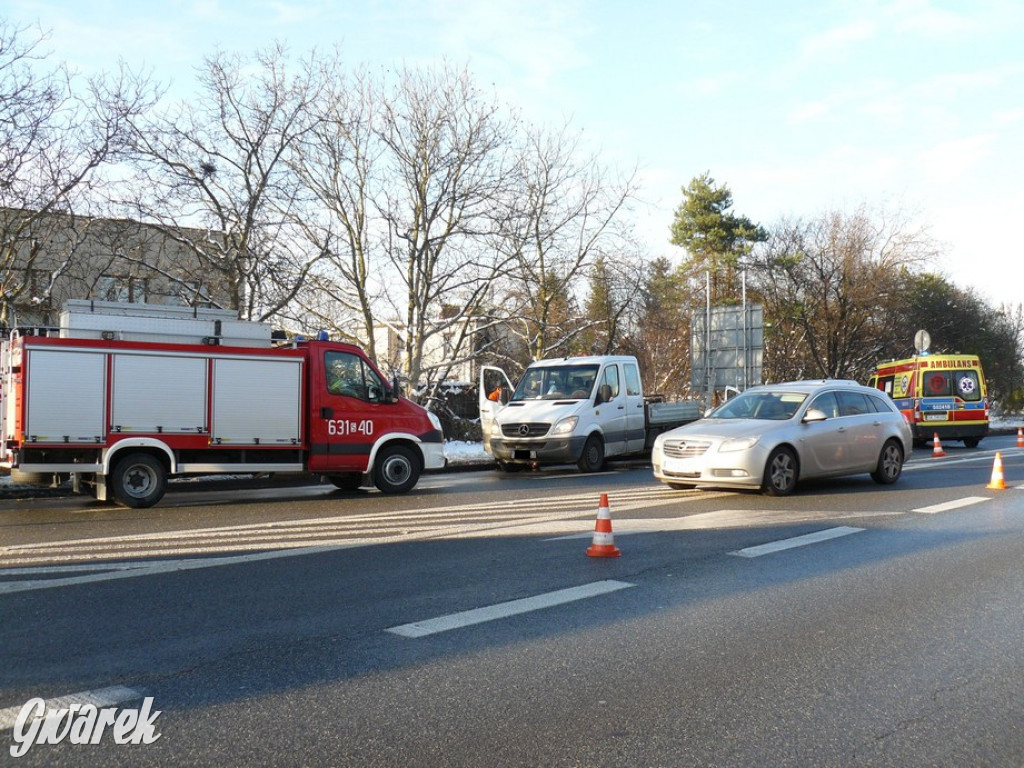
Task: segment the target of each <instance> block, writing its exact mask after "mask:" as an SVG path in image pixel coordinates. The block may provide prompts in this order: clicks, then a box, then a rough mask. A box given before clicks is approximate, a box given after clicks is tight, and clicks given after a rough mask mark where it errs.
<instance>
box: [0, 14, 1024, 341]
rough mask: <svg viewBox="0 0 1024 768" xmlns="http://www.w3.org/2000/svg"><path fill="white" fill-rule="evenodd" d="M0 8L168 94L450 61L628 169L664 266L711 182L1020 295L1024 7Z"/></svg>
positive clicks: (759, 205) (74, 56) (745, 204)
mask: <svg viewBox="0 0 1024 768" xmlns="http://www.w3.org/2000/svg"><path fill="white" fill-rule="evenodd" d="M0 14H3V15H5V16H6V17H7V18H8V19H10V20H12V21H14V22H16V23H18V24H38V25H40V26H42V27H43V28H44V29H46V30H49V31H50V32H51V33H52V34H51V38H50V41H49V47H50V49H51V50H52V51H53V54H54V56H55V57H56V58H58V59H61V60H66V61H68V62H69V63H71V64H72V65H73V66H75V67H76V68H78V69H79V70H81V71H83V72H91V71H94V70H96V69H112V68H113V67H114V66H116V62H117V59H118V57H120V58H122V59H124V61H125V62H126V63H128V64H129V65H130V66H132V67H133V68H136V69H138V68H143V67H145V68H148V69H150V70H152V73H153V75H154V76H155V77H156V78H158V79H160V80H163V81H173V83H174V88H175V93H187V92H188V91H189V90H190V89H191V88H192V84H193V82H194V77H193V74H194V67H195V66H197V65H198V64H200V62H201V60H202V57H203V56H204V55H207V54H210V53H212V52H213V51H214V49H215V48H217V47H219V48H220V49H222V50H227V51H239V52H242V53H251V52H253V51H254V50H256V49H258V48H262V47H265V46H267V45H269V44H271V43H272V42H274V41H282V42H284V43H285V44H286V45H287V46H288V47H289V49H290V50H291V51H292V52H293V53H296V54H301V53H304V52H306V51H308V50H309V49H311V48H313V47H316V48H320V49H327V48H330V47H333V46H334V45H336V44H337V45H340V46H341V50H342V53H343V56H344V58H345V60H346V61H348V62H349V63H350V64H351V65H352V66H353V67H354V66H356V65H357V64H363V63H369V64H373V65H377V64H385V65H386V64H388V63H391V62H405V63H408V64H419V63H429V62H434V61H438V60H440V59H441V58H442V57H444V58H447V59H448V60H449V61H450V62H453V63H456V64H459V65H462V64H465V65H466V66H468V68H469V70H470V72H471V73H472V74H473V77H474V79H475V81H476V82H477V84H478V85H480V86H484V87H490V86H493V87H494V88H495V89H496V90H497V91H498V93H499V94H500V96H501V97H502V98H504V99H506V100H507V101H508V102H510V103H511V104H513V105H515V106H517V107H519V108H520V109H521V110H522V111H523V113H524V114H525V115H526V116H527V117H529V118H530V119H532V120H536V121H541V122H547V121H550V122H552V123H559V122H561V121H562V120H564V119H566V118H568V119H571V121H572V124H573V125H574V126H575V127H576V128H578V129H582V130H583V131H584V132H585V135H586V137H587V138H588V140H589V141H590V142H591V143H592V146H593V148H595V149H599V150H600V151H601V153H602V157H603V159H604V160H605V161H606V162H607V163H609V164H614V165H617V166H619V167H622V168H632V167H634V166H636V167H638V169H639V173H640V179H641V182H642V190H641V192H642V194H643V197H644V200H645V201H646V203H647V205H646V206H645V207H644V208H643V209H642V210H641V212H639V213H638V220H637V221H638V227H639V229H640V231H641V232H642V234H643V235H644V236H645V239H646V240H647V241H648V242H649V243H650V248H651V251H652V253H653V254H655V255H662V254H664V255H670V256H671V255H673V253H676V254H677V253H678V250H677V249H675V248H674V247H673V246H671V245H669V244H668V242H667V238H668V228H669V226H670V223H671V218H672V212H673V210H674V209H675V207H676V206H677V205H678V204H679V202H680V200H681V192H680V189H681V188H682V187H683V186H685V185H686V184H688V183H689V181H690V180H691V179H692V178H693V177H695V176H697V175H699V174H701V173H704V172H705V171H709V172H710V173H711V175H712V176H713V177H714V178H715V180H716V181H718V182H719V183H724V184H727V185H728V186H729V188H730V190H731V191H732V193H733V198H734V203H735V205H734V211H735V212H736V213H739V214H742V215H746V216H749V217H750V218H752V219H753V220H755V221H757V222H759V223H761V224H763V225H765V226H768V227H770V226H771V224H772V223H773V222H775V221H777V220H779V219H780V218H781V217H784V216H785V217H804V218H810V217H814V216H816V215H818V214H820V213H822V212H824V211H827V210H835V209H839V210H845V211H853V210H854V209H856V208H857V207H859V206H861V205H866V206H868V207H869V208H872V209H881V210H885V211H887V212H889V213H897V212H898V213H900V214H901V215H903V216H904V217H907V218H909V219H910V221H911V222H913V224H914V225H915V226H916V227H921V228H927V229H928V231H929V233H930V234H931V236H932V237H933V238H935V239H936V240H937V241H939V243H940V244H941V245H942V252H943V257H942V259H941V261H939V262H938V263H937V264H935V265H934V269H935V270H937V271H939V272H942V273H943V274H945V275H946V276H947V277H948V278H950V279H951V280H953V281H954V282H955V283H957V284H959V285H963V286H969V287H973V288H975V289H976V290H978V292H979V293H980V294H981V295H982V296H984V297H985V298H987V299H988V300H990V301H992V302H993V303H996V304H998V303H1012V304H1014V305H1016V304H1018V303H1021V302H1024V246H1022V244H1021V237H1020V235H1019V234H1018V233H1019V227H1018V226H1017V223H1018V222H1020V221H1022V220H1024V215H1022V212H1024V183H1022V177H1024V46H1022V45H1021V43H1020V34H1021V30H1022V29H1024V2H1022V0H891V1H888V2H882V1H881V0H854V1H852V2H845V1H843V2H838V1H833V0H818V1H813V0H811V1H807V2H803V1H801V2H796V1H795V0H774V1H772V2H769V1H768V0H763V1H762V0H737V1H734V2H714V1H711V0H709V1H707V2H705V1H704V0H648V1H645V0H635V2H631V3H627V2H622V1H620V2H607V1H605V2H601V1H598V0H591V1H590V2H586V1H585V0H515V1H514V2H487V1H484V0H424V1H423V2H413V1H412V0H304V1H299V0H295V1H294V2H293V1H290V0H270V1H267V2H264V1H263V0H247V1H246V2H241V1H240V0H195V1H194V2H192V1H174V0H169V1H165V2H145V1H143V2H139V0H134V1H133V2H126V1H125V0H2V5H0ZM912 332H913V329H911V331H910V333H911V334H912Z"/></svg>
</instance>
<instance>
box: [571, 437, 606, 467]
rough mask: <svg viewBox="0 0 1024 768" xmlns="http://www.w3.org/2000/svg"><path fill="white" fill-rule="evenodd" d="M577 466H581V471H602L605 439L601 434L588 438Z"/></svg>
mask: <svg viewBox="0 0 1024 768" xmlns="http://www.w3.org/2000/svg"><path fill="white" fill-rule="evenodd" d="M576 466H577V467H579V468H580V472H600V471H601V469H602V468H603V467H604V440H602V439H601V436H600V435H591V436H590V437H588V438H587V442H586V443H585V444H584V445H583V453H582V454H581V455H580V458H579V461H577V462H576Z"/></svg>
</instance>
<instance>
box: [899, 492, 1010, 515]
mask: <svg viewBox="0 0 1024 768" xmlns="http://www.w3.org/2000/svg"><path fill="white" fill-rule="evenodd" d="M983 501H991V498H990V497H988V496H965V497H964V498H962V499H953V500H952V501H947V502H944V503H942V504H932V505H931V506H928V507H918V508H917V509H912V510H910V511H911V512H916V513H917V514H919V515H934V514H937V513H939V512H949V511H950V510H953V509H962V508H964V507H969V506H971V505H973V504H979V503H981V502H983Z"/></svg>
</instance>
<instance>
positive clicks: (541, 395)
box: [512, 365, 597, 400]
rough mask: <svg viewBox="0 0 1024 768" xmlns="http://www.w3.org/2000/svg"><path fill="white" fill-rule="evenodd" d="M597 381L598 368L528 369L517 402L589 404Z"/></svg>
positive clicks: (568, 366)
mask: <svg viewBox="0 0 1024 768" xmlns="http://www.w3.org/2000/svg"><path fill="white" fill-rule="evenodd" d="M596 379H597V366H596V365H557V366H554V365H553V366H541V367H537V368H527V369H526V373H524V374H523V378H522V379H520V380H519V385H518V386H517V387H516V391H515V393H514V394H513V395H512V399H513V400H585V399H586V398H588V397H590V393H591V392H592V391H593V389H594V381H595V380H596Z"/></svg>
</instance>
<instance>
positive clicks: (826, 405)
mask: <svg viewBox="0 0 1024 768" xmlns="http://www.w3.org/2000/svg"><path fill="white" fill-rule="evenodd" d="M811 408H817V409H818V410H819V411H822V412H824V414H825V415H826V416H827V417H828V418H830V419H834V418H836V417H837V416H839V402H838V401H837V400H836V395H835V393H834V392H824V393H822V394H820V395H818V396H817V397H816V398H814V402H813V403H811Z"/></svg>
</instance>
